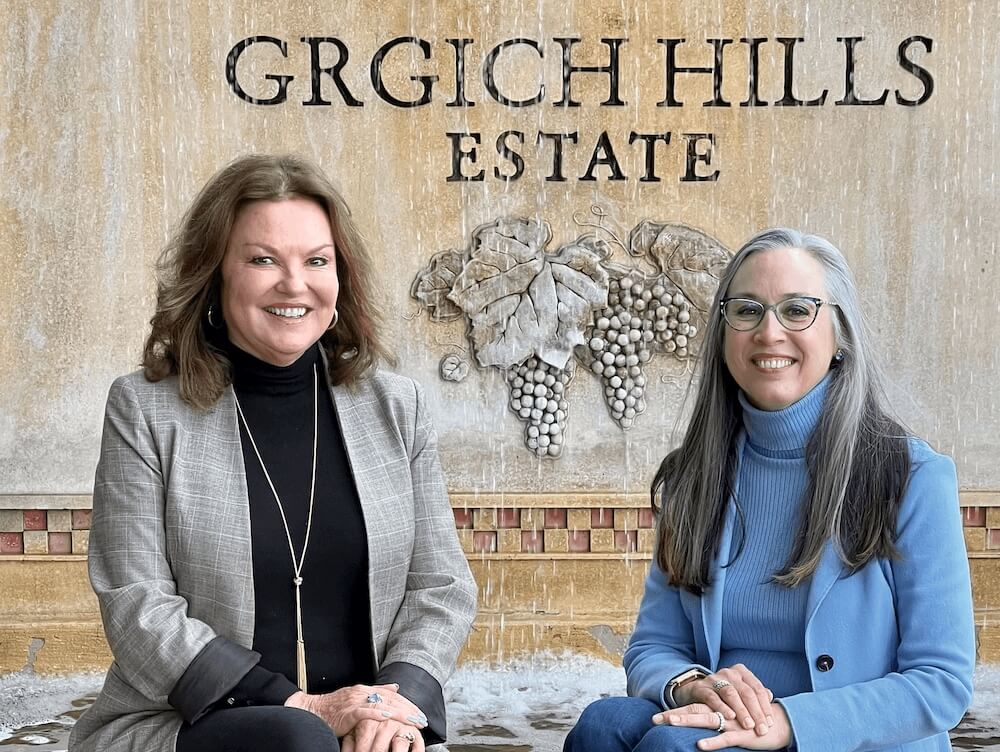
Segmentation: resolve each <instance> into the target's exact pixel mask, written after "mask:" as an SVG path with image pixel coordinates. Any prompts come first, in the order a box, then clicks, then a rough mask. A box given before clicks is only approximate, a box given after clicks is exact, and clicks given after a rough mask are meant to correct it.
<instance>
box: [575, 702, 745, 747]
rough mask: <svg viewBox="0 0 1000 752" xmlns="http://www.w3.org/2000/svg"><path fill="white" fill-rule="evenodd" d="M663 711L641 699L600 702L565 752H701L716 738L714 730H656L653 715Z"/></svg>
mask: <svg viewBox="0 0 1000 752" xmlns="http://www.w3.org/2000/svg"><path fill="white" fill-rule="evenodd" d="M661 710H662V708H661V707H660V706H658V705H656V704H655V703H652V702H650V701H649V700H644V699H642V698H641V697H608V698H607V699H604V700H598V701H597V702H594V703H591V704H590V705H589V706H588V707H587V709H586V710H584V711H583V715H581V716H580V720H579V721H577V723H576V726H574V727H573V730H572V731H570V732H569V736H567V737H566V741H565V742H564V743H563V752H697V750H698V748H697V747H696V746H695V742H697V741H698V740H699V739H705V738H707V737H710V736H715V731H714V730H712V729H694V728H682V727H680V726H655V725H653V720H652V718H653V715H654V714H655V713H659V712H660V711H661ZM730 749H743V747H730Z"/></svg>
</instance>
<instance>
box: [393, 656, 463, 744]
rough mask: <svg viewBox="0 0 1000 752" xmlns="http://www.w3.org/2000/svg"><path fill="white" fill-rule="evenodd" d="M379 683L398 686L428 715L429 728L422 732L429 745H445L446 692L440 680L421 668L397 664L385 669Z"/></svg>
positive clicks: (446, 734) (401, 691) (446, 730)
mask: <svg viewBox="0 0 1000 752" xmlns="http://www.w3.org/2000/svg"><path fill="white" fill-rule="evenodd" d="M375 683H376V684H393V683H395V684H398V685H399V692H400V694H402V695H403V697H405V698H406V699H407V700H409V701H410V702H412V703H413V704H414V705H416V706H417V707H418V708H420V710H421V711H422V712H423V714H424V715H425V716H427V728H424V729H421V731H420V733H421V735H422V736H423V737H424V743H425V744H443V743H444V741H445V739H446V738H447V736H448V719H447V718H446V717H445V710H444V692H443V691H442V689H441V685H440V684H438V681H437V679H435V678H434V677H433V676H431V675H430V674H429V673H427V672H426V671H424V669H422V668H420V667H419V666H414V665H413V664H412V663H406V662H404V661H396V662H395V663H389V664H387V665H385V666H383V667H382V668H381V669H380V670H379V672H378V676H376V677H375Z"/></svg>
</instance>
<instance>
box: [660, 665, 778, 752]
mask: <svg viewBox="0 0 1000 752" xmlns="http://www.w3.org/2000/svg"><path fill="white" fill-rule="evenodd" d="M773 700H774V695H773V693H772V692H771V691H770V690H769V689H768V688H767V687H765V686H764V685H763V684H762V683H761V681H760V680H759V679H758V678H757V677H756V676H754V674H753V672H752V671H750V669H748V668H747V667H746V666H744V665H743V664H742V663H737V664H736V665H734V666H732V667H730V668H723V669H720V670H719V671H718V672H717V673H715V674H710V675H708V676H705V677H703V678H701V679H696V680H694V681H690V682H685V683H684V684H683V685H682V686H679V687H677V688H676V689H675V690H674V701H675V702H677V703H678V707H676V708H673V709H671V710H665V711H663V712H662V713H657V714H656V715H654V716H653V723H656V724H657V725H669V726H687V727H689V728H705V729H712V730H713V731H717V732H718V736H715V737H709V738H707V739H702V740H701V741H699V742H698V749H702V750H716V749H725V748H727V747H743V748H746V749H784V748H785V747H787V746H788V744H789V742H790V741H791V737H792V731H791V726H790V725H789V722H788V716H786V715H785V709H784V708H783V707H782V706H781V705H780V704H778V703H776V702H773Z"/></svg>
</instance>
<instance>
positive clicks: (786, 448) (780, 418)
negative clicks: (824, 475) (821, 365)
mask: <svg viewBox="0 0 1000 752" xmlns="http://www.w3.org/2000/svg"><path fill="white" fill-rule="evenodd" d="M830 378H831V376H830V374H829V373H828V374H827V375H826V376H824V377H823V380H822V381H820V382H819V383H818V384H817V385H816V386H814V387H813V388H812V389H811V390H810V391H809V392H808V393H807V394H806V395H805V396H804V397H802V398H801V399H800V400H799V401H798V402H793V403H792V404H791V405H789V406H788V407H785V408H782V409H781V410H759V409H757V408H756V407H754V406H753V405H751V404H750V402H749V401H748V400H747V398H746V395H745V394H744V393H743V392H742V391H740V393H739V400H740V405H741V406H742V407H743V427H744V428H745V429H746V432H747V441H748V442H750V444H751V445H752V446H753V447H754V448H755V449H762V450H764V451H771V452H795V453H796V455H797V456H804V454H805V447H806V444H807V443H808V442H809V437H810V436H811V435H812V432H813V430H814V429H815V428H816V425H817V424H818V423H819V417H820V414H821V413H822V412H823V403H824V401H825V399H826V393H827V390H828V389H829V386H830Z"/></svg>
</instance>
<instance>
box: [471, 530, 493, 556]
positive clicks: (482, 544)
mask: <svg viewBox="0 0 1000 752" xmlns="http://www.w3.org/2000/svg"><path fill="white" fill-rule="evenodd" d="M472 550H473V551H475V552H476V553H477V554H492V553H495V552H496V550H497V534H496V531H494V530H477V531H476V532H474V533H473V534H472Z"/></svg>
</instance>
